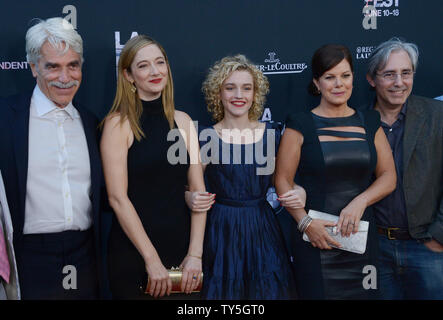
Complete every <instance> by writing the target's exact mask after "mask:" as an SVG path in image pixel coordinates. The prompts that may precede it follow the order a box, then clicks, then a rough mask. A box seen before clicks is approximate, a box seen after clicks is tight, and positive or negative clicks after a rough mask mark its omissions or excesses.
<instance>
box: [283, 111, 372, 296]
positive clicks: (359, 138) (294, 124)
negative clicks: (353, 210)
mask: <svg viewBox="0 0 443 320" xmlns="http://www.w3.org/2000/svg"><path fill="white" fill-rule="evenodd" d="M286 125H287V127H288V128H292V129H295V130H297V131H299V132H300V133H301V134H302V135H303V139H304V141H303V145H302V148H301V155H300V163H299V166H298V170H297V175H296V183H297V184H299V185H301V186H302V187H304V188H305V190H306V194H307V199H306V212H308V211H309V209H314V210H317V211H322V212H326V213H329V214H333V215H337V216H338V215H340V212H341V210H342V209H343V208H344V207H346V206H347V205H348V203H349V202H350V201H351V200H352V199H353V198H355V197H356V196H357V195H358V194H360V193H362V192H363V191H365V190H366V189H367V188H368V187H369V186H370V185H371V183H372V182H373V174H374V171H375V167H376V164H377V153H376V150H375V145H374V138H375V133H376V131H377V129H378V128H379V127H380V115H379V114H378V112H376V111H374V110H367V111H356V112H355V113H354V114H353V115H351V116H349V117H341V118H325V117H320V116H317V115H315V114H313V113H312V112H300V113H296V114H293V115H290V116H289V117H288V119H287V123H286ZM334 127H361V128H364V130H365V133H356V132H350V131H351V130H347V131H346V132H343V131H338V130H334ZM318 136H335V137H342V138H353V139H352V140H339V141H322V142H320V140H319V138H318ZM361 220H365V221H369V235H368V241H367V247H366V252H365V253H364V254H356V253H352V252H348V251H343V250H339V249H332V250H320V249H318V248H314V247H313V246H312V245H311V244H310V243H309V242H306V241H304V240H303V239H302V234H301V233H300V232H298V231H295V262H294V264H295V270H296V280H297V289H298V294H299V298H300V299H373V298H376V291H375V290H373V289H369V290H366V289H365V288H364V286H363V281H364V277H365V276H366V274H365V273H364V272H363V268H364V267H365V266H366V265H374V266H375V263H376V260H375V256H376V246H377V235H376V233H375V232H376V228H375V222H374V217H373V213H372V208H371V207H369V208H367V209H366V210H365V212H364V214H363V216H362V219H361Z"/></svg>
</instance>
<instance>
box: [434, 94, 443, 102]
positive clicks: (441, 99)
mask: <svg viewBox="0 0 443 320" xmlns="http://www.w3.org/2000/svg"><path fill="white" fill-rule="evenodd" d="M434 99H436V100H440V101H443V95H441V96H440V97H435V98H434Z"/></svg>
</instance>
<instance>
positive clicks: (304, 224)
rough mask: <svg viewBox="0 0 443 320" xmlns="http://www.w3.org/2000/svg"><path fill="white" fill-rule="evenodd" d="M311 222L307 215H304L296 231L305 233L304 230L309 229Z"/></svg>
mask: <svg viewBox="0 0 443 320" xmlns="http://www.w3.org/2000/svg"><path fill="white" fill-rule="evenodd" d="M311 222H312V218H311V217H310V216H308V215H305V216H304V217H303V218H302V219H301V220H300V222H299V224H298V230H299V231H300V232H301V233H304V232H305V231H306V229H307V228H308V227H309V225H310V224H311Z"/></svg>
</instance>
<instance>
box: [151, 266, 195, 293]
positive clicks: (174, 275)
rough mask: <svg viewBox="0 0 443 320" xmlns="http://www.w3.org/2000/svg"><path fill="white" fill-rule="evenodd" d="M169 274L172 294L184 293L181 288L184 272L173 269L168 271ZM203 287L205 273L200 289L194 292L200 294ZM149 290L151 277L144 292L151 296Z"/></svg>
mask: <svg viewBox="0 0 443 320" xmlns="http://www.w3.org/2000/svg"><path fill="white" fill-rule="evenodd" d="M168 274H169V278H170V279H171V282H172V289H171V293H183V291H181V287H180V286H181V282H182V277H183V271H181V270H180V269H179V268H174V267H172V268H171V269H168ZM202 285H203V272H202V273H201V275H200V283H199V284H198V287H197V288H196V289H195V290H194V291H192V292H200V291H201V289H202ZM148 288H149V277H148V284H147V285H146V289H145V290H144V293H145V294H149V293H148V292H149V290H148Z"/></svg>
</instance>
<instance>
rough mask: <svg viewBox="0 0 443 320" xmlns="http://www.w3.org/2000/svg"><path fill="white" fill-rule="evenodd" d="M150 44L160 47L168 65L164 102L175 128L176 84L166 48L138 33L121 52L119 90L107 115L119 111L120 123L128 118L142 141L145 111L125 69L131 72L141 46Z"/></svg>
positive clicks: (138, 138) (135, 133)
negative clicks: (125, 73)
mask: <svg viewBox="0 0 443 320" xmlns="http://www.w3.org/2000/svg"><path fill="white" fill-rule="evenodd" d="M150 44H155V45H156V46H157V47H158V48H159V49H160V51H161V52H162V53H163V56H164V57H165V60H166V64H167V66H168V79H167V82H166V86H165V88H164V89H163V91H162V103H163V111H164V113H165V117H166V119H167V120H168V123H169V128H170V129H172V128H174V112H175V106H174V86H173V83H172V74H171V68H170V66H169V61H168V57H167V55H166V52H165V49H164V48H163V47H162V46H161V45H160V44H159V43H158V42H157V41H155V40H154V39H152V38H150V37H148V36H146V35H138V36H136V37H134V38H132V39H130V40H129V41H128V42H127V43H126V44H125V46H124V48H123V50H122V52H121V54H120V59H119V61H118V74H117V90H116V93H115V98H114V102H113V103H112V107H111V110H110V111H109V113H108V115H107V116H106V118H107V117H109V116H113V115H114V114H115V113H119V114H120V124H123V122H124V121H125V120H126V119H128V121H129V125H130V126H131V130H132V132H133V134H134V136H135V138H136V139H137V141H140V140H141V139H142V138H144V137H145V134H144V132H143V130H142V128H141V126H140V117H141V115H142V113H143V105H142V102H141V100H140V98H139V96H138V94H137V92H133V91H132V90H131V89H132V88H133V84H132V83H131V82H130V81H128V80H127V79H126V78H125V76H124V70H126V72H128V73H131V64H132V62H133V61H134V58H135V55H136V54H137V52H138V51H139V50H140V49H141V48H143V47H146V46H147V45H150ZM106 118H105V119H106ZM103 124H104V120H103V121H102V123H101V124H100V126H101V128H103Z"/></svg>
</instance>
